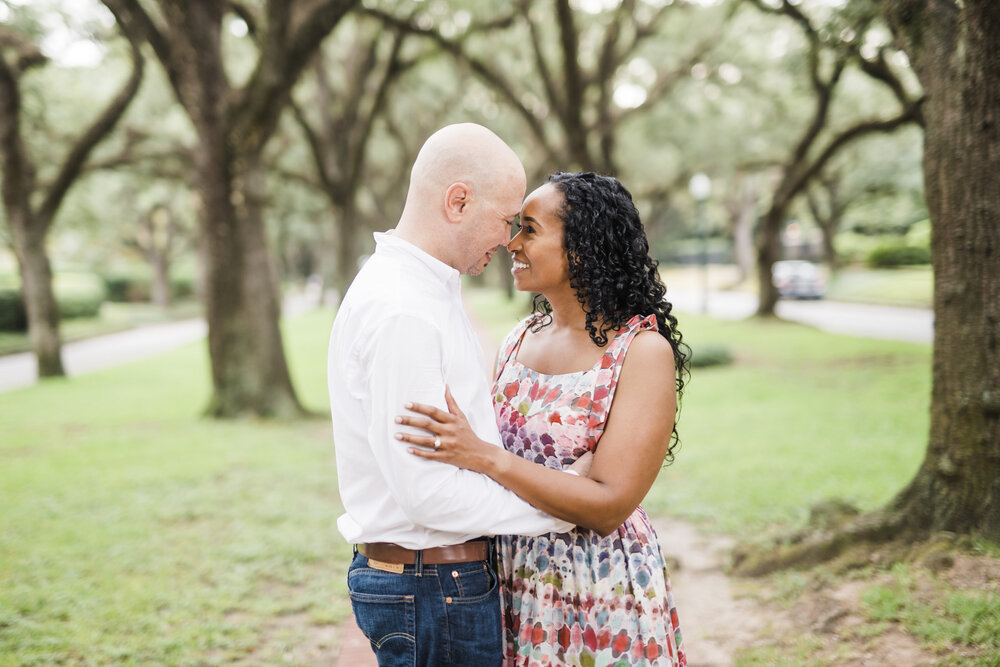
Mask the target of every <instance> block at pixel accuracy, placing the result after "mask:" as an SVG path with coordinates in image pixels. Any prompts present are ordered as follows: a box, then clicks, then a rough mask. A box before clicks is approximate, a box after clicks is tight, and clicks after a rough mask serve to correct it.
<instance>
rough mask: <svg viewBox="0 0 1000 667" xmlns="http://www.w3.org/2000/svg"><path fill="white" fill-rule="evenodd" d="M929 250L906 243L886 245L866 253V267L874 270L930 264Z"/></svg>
mask: <svg viewBox="0 0 1000 667" xmlns="http://www.w3.org/2000/svg"><path fill="white" fill-rule="evenodd" d="M930 262H931V250H930V248H926V247H923V246H915V245H907V244H906V243H886V244H883V245H880V246H878V247H877V248H875V249H874V250H872V251H871V252H870V253H868V265H869V266H871V267H872V268H875V269H887V268H893V267H897V266H913V265H916V264H930Z"/></svg>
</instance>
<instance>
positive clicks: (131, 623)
mask: <svg viewBox="0 0 1000 667" xmlns="http://www.w3.org/2000/svg"><path fill="white" fill-rule="evenodd" d="M331 321H332V315H331V313H330V312H329V311H318V312H314V313H312V314H310V315H307V316H304V317H302V318H300V319H297V320H295V321H294V322H293V323H286V327H285V329H286V335H287V337H286V345H287V349H288V353H289V361H290V364H291V368H292V372H293V375H294V377H295V381H296V385H297V387H298V388H299V393H300V398H301V399H302V400H303V401H304V403H305V404H306V405H307V406H309V407H310V408H313V409H316V410H326V409H327V407H326V406H327V400H326V385H325V374H326V369H325V359H326V341H327V336H328V334H329V327H330V323H331ZM208 394H209V386H208V369H207V358H206V349H205V345H204V343H196V344H192V345H190V346H187V347H185V348H182V349H180V350H177V351H174V352H171V353H168V354H165V355H162V356H159V357H156V358H153V359H149V360H146V361H142V362H137V363H133V364H128V365H125V366H120V367H117V368H113V369H109V370H105V371H102V372H98V373H94V374H91V375H85V376H82V377H78V378H74V379H72V380H68V381H54V382H46V383H45V384H43V385H41V386H38V387H33V388H29V389H24V390H19V391H13V392H9V393H5V394H3V395H2V396H0V430H2V433H3V437H2V439H0V507H2V508H3V511H2V512H0V665H15V664H16V665H22V664H50V663H64V662H73V663H76V662H81V663H86V664H109V663H127V664H217V663H225V662H231V661H233V660H238V659H241V658H250V657H252V659H253V661H254V662H255V663H257V664H273V663H277V662H281V661H283V660H290V661H292V662H300V661H299V660H297V659H296V655H297V653H298V652H299V651H301V650H303V649H304V647H306V646H308V645H309V644H310V642H315V641H318V640H317V639H316V636H321V635H323V629H324V628H327V629H328V628H329V627H330V626H331V624H333V623H336V622H337V621H339V620H340V619H341V618H343V617H344V616H345V615H346V614H347V613H349V605H348V604H347V602H346V590H345V582H344V579H345V576H344V573H345V571H346V568H347V565H348V563H349V560H350V553H351V550H350V547H349V546H348V545H347V544H345V543H344V542H343V540H342V539H341V538H340V536H339V534H338V533H337V531H336V526H335V520H336V517H337V515H338V514H339V511H340V503H339V498H338V495H337V486H336V470H335V467H334V460H333V447H332V438H331V432H330V426H329V421H328V419H327V418H317V419H315V420H305V421H302V422H297V423H274V422H253V421H244V422H236V423H219V422H213V421H209V420H207V419H202V418H199V417H198V413H199V411H200V410H201V409H202V408H204V406H205V405H206V402H207V399H208ZM290 619H291V620H292V621H294V622H290ZM323 636H326V637H327V639H326V640H327V641H329V636H328V635H323Z"/></svg>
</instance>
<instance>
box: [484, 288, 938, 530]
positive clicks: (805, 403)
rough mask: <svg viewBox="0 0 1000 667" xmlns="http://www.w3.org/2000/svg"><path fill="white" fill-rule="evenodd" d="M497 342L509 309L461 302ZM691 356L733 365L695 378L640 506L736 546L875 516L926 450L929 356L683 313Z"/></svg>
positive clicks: (922, 348)
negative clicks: (840, 514)
mask: <svg viewBox="0 0 1000 667" xmlns="http://www.w3.org/2000/svg"><path fill="white" fill-rule="evenodd" d="M469 292H470V293H469V296H468V298H469V301H470V304H471V305H472V307H473V308H474V309H475V310H476V312H477V313H480V314H482V315H483V319H484V320H487V324H488V325H489V326H491V330H492V331H493V333H494V335H495V336H497V337H498V338H499V337H500V336H502V335H503V334H504V333H506V330H507V329H509V328H510V326H511V325H512V322H513V320H514V319H515V313H516V312H517V310H518V309H517V308H514V307H512V306H511V305H510V304H506V303H505V302H504V300H503V297H502V296H499V295H497V294H496V293H490V292H475V291H472V290H470V291H469ZM679 328H680V330H681V332H682V333H683V334H684V340H685V342H687V343H688V344H689V345H691V346H692V347H693V348H695V349H697V348H698V347H699V346H709V345H715V344H722V345H725V346H726V347H728V348H729V349H730V350H731V351H732V353H733V355H734V357H735V363H733V364H732V365H729V366H725V367H712V368H699V369H694V371H693V375H692V377H691V379H690V382H689V384H688V386H687V387H686V389H685V392H684V397H683V403H682V411H681V417H680V422H679V425H678V428H679V431H680V437H681V446H680V449H679V450H678V452H677V457H676V461H675V463H674V464H673V465H671V466H669V467H666V468H664V470H663V471H662V472H661V473H660V476H659V478H658V479H657V482H656V484H655V485H654V486H653V488H652V489H651V490H650V492H649V494H648V495H647V497H646V499H645V501H644V503H643V505H644V506H645V508H646V510H647V511H648V512H650V513H651V514H653V515H657V514H671V515H675V516H680V517H684V518H687V519H692V520H694V521H696V522H697V523H698V524H699V525H702V526H711V527H714V528H715V529H718V530H721V531H724V532H727V533H731V534H735V535H737V536H739V537H742V538H750V537H757V536H761V535H762V534H764V533H767V532H770V531H771V530H787V529H789V528H795V527H798V526H801V525H802V524H804V522H805V520H806V518H807V516H808V509H809V507H810V506H811V505H813V504H815V503H817V502H820V501H822V500H825V499H829V498H834V497H838V498H844V499H846V500H848V501H849V502H851V503H854V504H856V505H857V506H859V507H860V508H862V509H872V508H875V507H877V506H879V505H881V504H883V503H885V502H886V501H888V500H889V499H890V498H891V497H892V495H893V494H894V493H895V492H896V491H898V490H899V489H901V488H902V486H903V485H904V484H905V483H906V482H907V481H908V480H909V479H910V478H911V477H912V476H913V474H914V473H915V472H916V469H917V467H918V465H919V463H920V461H921V459H922V456H923V453H924V450H925V448H926V437H927V429H928V413H927V408H928V405H929V399H930V363H931V354H930V353H931V350H930V348H929V347H928V346H926V345H915V344H909V343H895V342H887V341H876V340H868V339H862V338H852V337H848V336H838V335H834V334H828V333H824V332H820V331H817V330H815V329H812V328H809V327H806V326H803V325H799V324H793V323H786V322H780V321H772V322H758V321H743V322H720V321H717V320H711V319H708V318H702V317H697V316H692V315H688V314H682V315H681V317H680V325H679Z"/></svg>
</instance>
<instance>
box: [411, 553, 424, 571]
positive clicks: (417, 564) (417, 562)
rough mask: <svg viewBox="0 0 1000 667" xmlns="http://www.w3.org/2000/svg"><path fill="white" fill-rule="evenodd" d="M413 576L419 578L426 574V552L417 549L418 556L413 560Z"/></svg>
mask: <svg viewBox="0 0 1000 667" xmlns="http://www.w3.org/2000/svg"><path fill="white" fill-rule="evenodd" d="M413 574H415V575H416V576H418V577H421V576H423V574H424V550H423V549H417V551H416V555H415V556H414V558H413Z"/></svg>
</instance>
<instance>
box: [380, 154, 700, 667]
mask: <svg viewBox="0 0 1000 667" xmlns="http://www.w3.org/2000/svg"><path fill="white" fill-rule="evenodd" d="M521 225H522V227H521V230H520V231H519V232H518V233H517V235H516V236H515V237H514V238H513V239H512V240H511V242H510V244H509V246H508V248H509V250H510V252H511V256H512V257H513V260H514V268H513V271H512V272H513V274H514V284H515V286H516V287H517V289H519V290H522V291H532V292H537V293H538V294H539V295H538V296H536V298H535V299H536V300H535V310H536V311H538V312H536V313H535V314H534V315H532V316H530V317H528V318H527V319H526V320H524V321H523V322H521V323H520V324H519V325H518V326H517V327H515V328H514V330H513V331H512V332H511V333H510V334H508V336H507V338H506V339H505V340H504V342H503V344H502V346H501V349H500V355H499V357H498V359H497V372H496V381H495V384H494V392H493V393H494V407H495V410H496V416H497V423H498V424H499V427H500V434H501V437H502V439H503V443H504V447H505V449H500V448H498V447H495V446H492V445H490V444H489V443H486V442H483V441H482V440H479V439H478V438H477V437H476V436H475V435H474V434H473V432H472V431H471V429H470V428H469V427H468V424H467V423H466V422H465V419H464V416H463V415H462V414H461V412H460V411H459V410H458V408H457V407H456V406H455V404H454V401H452V400H451V397H450V395H447V396H446V398H447V401H448V406H449V409H450V413H446V412H444V411H441V410H438V409H436V408H434V407H431V406H424V405H412V406H407V407H410V408H411V409H413V410H414V411H415V412H419V413H421V414H422V415H426V417H424V416H420V417H414V416H403V417H401V418H400V419H398V420H397V421H399V422H400V423H404V424H409V425H412V426H418V427H421V428H424V429H426V430H428V431H430V432H431V434H432V435H429V436H422V435H411V434H403V433H401V434H399V435H398V436H397V437H399V439H400V440H404V441H406V442H409V443H412V444H413V445H420V447H411V448H410V451H411V452H412V453H413V454H414V455H416V456H421V457H424V458H428V459H433V460H437V461H443V462H447V463H451V464H454V465H456V466H460V467H462V468H468V469H470V470H476V471H478V472H482V473H484V474H487V475H489V476H490V477H492V478H493V479H495V480H496V481H498V482H499V483H501V484H503V485H504V486H506V487H508V488H510V489H511V490H513V491H514V492H516V493H517V494H518V495H519V496H521V497H523V498H525V499H526V500H527V501H529V502H531V503H532V504H533V505H535V506H536V507H539V508H540V509H542V510H544V511H546V512H548V513H550V514H552V515H554V516H557V517H560V518H563V519H566V520H568V521H572V522H574V523H576V524H578V527H577V528H575V529H574V530H572V531H570V532H569V533H564V534H550V535H543V536H540V537H524V536H517V535H513V536H504V537H501V538H500V540H499V550H500V557H499V572H500V579H501V585H502V589H503V600H504V607H505V609H504V637H505V655H504V661H505V664H508V665H555V664H572V665H581V664H583V665H586V664H601V665H604V664H616V665H617V664H643V665H647V664H653V665H685V664H686V657H685V654H684V650H683V646H682V643H681V635H680V630H679V627H678V623H677V614H676V610H675V609H674V605H673V599H672V595H671V592H670V584H669V580H668V576H667V572H666V567H665V565H664V559H663V555H662V553H661V552H660V548H659V545H658V543H657V540H656V533H655V532H654V530H653V527H652V525H651V524H650V522H649V519H648V517H647V516H646V513H645V512H644V511H643V509H642V508H641V507H639V502H640V501H641V500H642V498H643V497H644V496H645V495H646V492H647V491H648V490H649V488H650V486H651V485H652V484H653V481H654V480H655V479H656V475H657V472H658V471H659V469H660V467H661V465H662V462H663V461H664V460H666V461H667V462H670V461H672V460H673V450H674V447H675V444H676V441H677V434H676V430H675V428H674V417H675V414H676V407H677V398H678V395H679V393H680V390H681V389H682V387H683V378H684V377H685V375H686V365H687V357H686V355H685V354H684V351H683V349H682V343H681V335H680V333H679V332H678V331H677V328H676V325H677V320H676V318H674V317H673V316H672V315H671V314H670V311H671V308H672V306H671V305H670V303H668V302H667V301H665V300H664V294H665V292H666V288H665V287H664V286H663V283H662V282H661V280H660V278H659V275H658V273H657V270H656V262H655V261H654V260H652V259H651V258H650V257H649V254H648V253H649V246H648V243H647V241H646V236H645V233H644V231H643V228H642V224H641V222H640V220H639V215H638V213H637V211H636V209H635V205H634V204H633V202H632V197H631V195H630V194H629V193H628V191H627V190H626V189H625V188H624V187H623V186H622V185H621V184H620V183H619V182H618V181H617V180H615V179H613V178H609V177H605V176H599V175H596V174H592V173H576V174H567V173H558V174H554V175H553V176H551V177H550V178H549V180H548V182H547V183H545V184H544V185H543V186H542V187H540V188H538V189H537V190H535V191H534V192H532V193H531V194H530V195H529V196H528V198H527V199H526V200H525V202H524V205H523V207H522V209H521ZM626 353H627V354H626ZM587 452H593V453H594V458H593V462H592V465H591V469H590V472H589V476H588V477H579V476H574V475H571V474H566V473H565V472H563V471H562V469H563V468H564V467H565V466H568V465H569V464H571V463H572V462H573V461H575V460H577V459H578V458H580V457H581V456H583V455H584V454H586V453H587ZM538 464H541V465H538Z"/></svg>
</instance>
